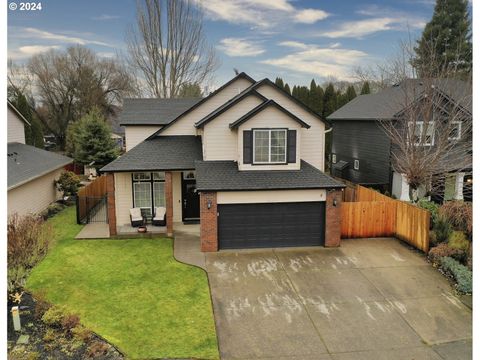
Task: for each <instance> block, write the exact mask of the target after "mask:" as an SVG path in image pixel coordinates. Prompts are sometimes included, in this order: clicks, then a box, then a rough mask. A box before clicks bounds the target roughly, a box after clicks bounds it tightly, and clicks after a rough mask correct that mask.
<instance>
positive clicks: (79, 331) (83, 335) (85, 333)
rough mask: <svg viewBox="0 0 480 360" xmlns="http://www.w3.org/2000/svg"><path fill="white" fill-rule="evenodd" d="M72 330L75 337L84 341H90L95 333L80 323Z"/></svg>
mask: <svg viewBox="0 0 480 360" xmlns="http://www.w3.org/2000/svg"><path fill="white" fill-rule="evenodd" d="M70 332H71V333H72V335H73V338H74V339H77V340H80V341H82V342H84V343H88V342H89V341H90V340H91V339H92V338H93V333H92V332H91V331H90V330H88V329H86V328H85V327H83V326H82V325H80V324H79V325H77V326H75V327H74V328H73V329H72V330H70Z"/></svg>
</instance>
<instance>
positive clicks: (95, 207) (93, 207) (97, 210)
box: [77, 195, 108, 224]
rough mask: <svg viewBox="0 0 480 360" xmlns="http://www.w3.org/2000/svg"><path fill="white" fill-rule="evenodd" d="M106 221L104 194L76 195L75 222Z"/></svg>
mask: <svg viewBox="0 0 480 360" xmlns="http://www.w3.org/2000/svg"><path fill="white" fill-rule="evenodd" d="M91 223H104V224H107V223H108V207H107V197H106V196H82V195H80V196H77V224H91Z"/></svg>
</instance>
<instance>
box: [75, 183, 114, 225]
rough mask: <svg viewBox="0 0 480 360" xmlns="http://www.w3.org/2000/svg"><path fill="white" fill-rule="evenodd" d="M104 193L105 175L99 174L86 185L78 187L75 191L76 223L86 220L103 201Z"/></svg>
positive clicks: (105, 193) (105, 192)
mask: <svg viewBox="0 0 480 360" xmlns="http://www.w3.org/2000/svg"><path fill="white" fill-rule="evenodd" d="M106 195H107V177H106V176H100V177H98V178H97V179H95V180H94V181H92V182H91V183H90V184H88V185H87V186H84V187H82V188H80V189H79V190H78V193H77V223H78V224H81V223H85V222H88V218H89V214H91V213H92V212H93V210H95V209H96V208H98V207H99V206H100V205H101V204H103V203H104V202H105V199H106ZM102 217H103V216H102ZM105 217H106V215H105ZM104 221H105V220H104Z"/></svg>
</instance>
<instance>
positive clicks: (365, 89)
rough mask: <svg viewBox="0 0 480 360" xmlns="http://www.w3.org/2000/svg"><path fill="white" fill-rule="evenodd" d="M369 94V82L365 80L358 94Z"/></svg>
mask: <svg viewBox="0 0 480 360" xmlns="http://www.w3.org/2000/svg"><path fill="white" fill-rule="evenodd" d="M365 94H370V84H369V83H368V81H365V82H364V83H363V86H362V90H361V91H360V95H365Z"/></svg>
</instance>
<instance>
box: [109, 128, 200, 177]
mask: <svg viewBox="0 0 480 360" xmlns="http://www.w3.org/2000/svg"><path fill="white" fill-rule="evenodd" d="M202 158H203V156H202V142H201V139H200V137H199V136H190V135H184V136H182V135H179V136H157V137H154V138H152V139H147V140H145V141H143V142H141V143H140V144H138V145H137V146H135V147H134V148H133V149H131V150H129V151H128V152H127V153H125V154H123V155H122V156H120V157H119V158H117V159H116V160H114V161H112V162H111V163H110V164H107V165H105V166H104V167H103V168H102V169H101V171H105V172H122V171H153V170H159V171H165V170H187V169H194V168H195V160H202Z"/></svg>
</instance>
